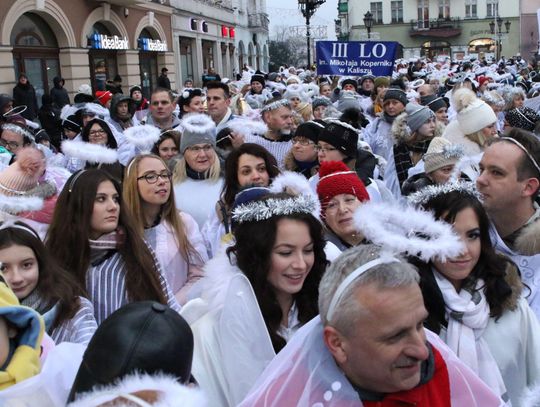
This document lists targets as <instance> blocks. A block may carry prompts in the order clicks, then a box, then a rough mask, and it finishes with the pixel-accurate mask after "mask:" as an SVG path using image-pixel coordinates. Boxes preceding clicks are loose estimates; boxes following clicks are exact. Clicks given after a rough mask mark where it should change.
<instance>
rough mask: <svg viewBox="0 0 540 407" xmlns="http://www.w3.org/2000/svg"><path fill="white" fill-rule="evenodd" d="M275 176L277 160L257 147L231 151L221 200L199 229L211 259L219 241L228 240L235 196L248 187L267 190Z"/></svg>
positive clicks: (245, 145)
mask: <svg viewBox="0 0 540 407" xmlns="http://www.w3.org/2000/svg"><path fill="white" fill-rule="evenodd" d="M278 174H279V169H278V167H277V163H276V159H275V158H274V156H273V155H272V154H270V153H269V152H268V150H266V149H265V148H264V147H262V146H260V145H258V144H253V143H244V144H242V145H241V146H240V147H238V148H236V149H234V150H233V151H231V153H230V154H229V155H228V156H227V159H226V160H225V180H224V184H223V189H222V191H221V197H220V199H219V200H218V201H217V204H216V207H215V210H214V211H213V212H212V214H211V215H210V217H209V218H208V220H207V221H206V223H205V224H204V226H203V227H202V229H201V231H202V234H203V236H204V240H205V242H206V246H207V249H208V252H209V253H210V254H211V255H213V254H216V253H217V251H218V248H219V246H220V244H221V242H222V240H223V239H224V238H225V239H226V236H230V232H231V210H232V206H233V204H234V198H235V197H236V194H237V193H238V192H240V191H241V190H242V189H243V188H246V187H250V186H259V187H267V186H268V185H269V184H270V183H271V182H272V180H273V179H274V178H275V177H276V176H277V175H278Z"/></svg>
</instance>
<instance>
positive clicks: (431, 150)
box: [424, 137, 463, 174]
mask: <svg viewBox="0 0 540 407" xmlns="http://www.w3.org/2000/svg"><path fill="white" fill-rule="evenodd" d="M462 156H463V147H462V146H461V145H460V144H452V143H451V142H450V141H449V140H447V139H445V138H442V137H433V140H431V142H430V143H429V147H428V149H427V152H426V154H424V172H425V173H426V174H429V173H430V172H433V171H436V170H438V169H439V168H442V167H446V166H447V165H455V164H456V163H457V162H458V161H459V159H460V158H461V157H462Z"/></svg>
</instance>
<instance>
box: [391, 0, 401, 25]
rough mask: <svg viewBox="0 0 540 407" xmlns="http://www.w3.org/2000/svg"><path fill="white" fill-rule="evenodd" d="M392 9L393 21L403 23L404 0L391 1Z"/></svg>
mask: <svg viewBox="0 0 540 407" xmlns="http://www.w3.org/2000/svg"><path fill="white" fill-rule="evenodd" d="M391 9H392V22H393V23H402V22H403V1H402V0H400V1H393V2H392V3H391Z"/></svg>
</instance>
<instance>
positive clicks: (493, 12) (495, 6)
mask: <svg viewBox="0 0 540 407" xmlns="http://www.w3.org/2000/svg"><path fill="white" fill-rule="evenodd" d="M498 15H499V0H487V13H486V17H497V16H498Z"/></svg>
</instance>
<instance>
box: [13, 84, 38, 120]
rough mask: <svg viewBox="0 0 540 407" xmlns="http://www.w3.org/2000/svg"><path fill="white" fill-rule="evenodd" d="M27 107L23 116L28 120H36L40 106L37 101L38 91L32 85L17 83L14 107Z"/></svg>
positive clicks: (14, 89) (14, 93)
mask: <svg viewBox="0 0 540 407" xmlns="http://www.w3.org/2000/svg"><path fill="white" fill-rule="evenodd" d="M22 105H24V106H26V110H25V111H24V112H23V113H22V116H23V117H24V118H25V119H28V120H34V119H35V118H36V116H37V112H38V106H37V100H36V90H35V89H34V87H33V86H32V85H30V83H27V84H26V85H23V84H21V83H17V85H16V86H15V87H14V88H13V106H22Z"/></svg>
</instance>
